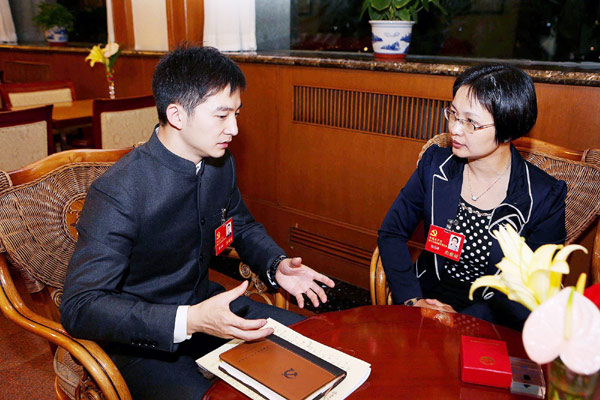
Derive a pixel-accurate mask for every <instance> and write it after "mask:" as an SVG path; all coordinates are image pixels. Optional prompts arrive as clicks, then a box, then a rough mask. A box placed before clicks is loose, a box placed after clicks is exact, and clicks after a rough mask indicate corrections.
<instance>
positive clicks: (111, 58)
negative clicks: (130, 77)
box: [108, 49, 121, 70]
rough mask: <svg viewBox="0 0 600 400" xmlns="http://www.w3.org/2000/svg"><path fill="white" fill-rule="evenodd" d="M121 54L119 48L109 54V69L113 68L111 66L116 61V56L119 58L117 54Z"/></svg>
mask: <svg viewBox="0 0 600 400" xmlns="http://www.w3.org/2000/svg"><path fill="white" fill-rule="evenodd" d="M120 55H121V49H119V50H117V52H116V53H115V54H113V55H112V56H110V58H109V59H108V68H109V69H111V70H112V69H113V67H114V66H115V63H116V62H117V58H119V56H120Z"/></svg>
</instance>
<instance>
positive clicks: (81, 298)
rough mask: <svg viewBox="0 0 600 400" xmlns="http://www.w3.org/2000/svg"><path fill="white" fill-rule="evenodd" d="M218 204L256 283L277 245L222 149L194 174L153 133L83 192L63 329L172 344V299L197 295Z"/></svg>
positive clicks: (204, 288) (203, 284) (163, 346)
mask: <svg viewBox="0 0 600 400" xmlns="http://www.w3.org/2000/svg"><path fill="white" fill-rule="evenodd" d="M223 209H224V210H225V218H227V219H228V218H230V217H233V234H234V243H233V245H234V246H235V248H236V250H237V251H238V252H239V254H240V256H241V257H242V258H243V259H244V260H245V261H246V263H248V264H249V265H251V266H253V268H254V269H255V272H257V273H259V274H261V276H262V277H263V279H265V282H266V281H267V280H266V276H265V275H264V274H265V272H266V268H267V267H268V266H269V265H271V263H272V262H273V261H274V260H275V259H276V258H277V257H278V256H280V255H282V254H285V253H284V251H283V250H282V249H281V248H280V247H279V246H277V244H275V242H274V241H273V240H272V239H271V238H270V237H269V236H268V235H267V233H266V232H265V230H264V228H263V227H262V225H260V224H259V223H257V222H255V221H254V219H253V218H252V215H251V214H250V212H249V211H248V209H247V208H246V205H245V204H244V202H243V200H242V198H241V195H240V192H239V190H238V187H237V184H236V175H235V165H234V161H233V157H232V156H231V154H230V153H229V152H227V153H226V154H225V155H224V156H223V157H221V158H218V159H211V158H207V159H205V160H204V162H203V163H202V168H201V170H200V171H199V172H198V173H196V166H195V165H194V163H193V162H191V161H188V160H185V159H183V158H180V157H178V156H177V155H175V154H173V153H171V152H170V151H169V150H167V149H166V148H165V147H164V146H163V145H162V143H161V142H160V140H159V139H158V137H157V136H156V133H154V134H153V135H152V137H151V138H150V140H149V141H148V142H147V143H145V144H144V145H142V146H140V147H138V148H136V149H134V150H133V151H131V152H130V153H129V154H127V155H126V156H124V157H123V158H122V159H121V160H119V161H118V162H117V163H116V164H115V165H114V166H112V167H111V168H110V169H109V170H108V171H107V172H106V173H105V174H104V175H102V176H101V177H100V178H98V179H97V180H96V181H94V183H93V184H92V186H91V187H90V189H89V191H88V195H87V198H86V201H85V206H84V209H83V212H82V214H81V218H80V220H79V222H78V224H77V231H78V233H79V240H78V242H77V246H76V249H75V252H74V254H73V257H72V259H71V262H70V264H69V268H68V272H67V278H66V282H65V290H64V296H63V302H62V305H61V318H62V323H63V325H64V326H65V328H66V329H67V330H68V331H69V332H70V333H72V334H74V335H76V336H78V337H82V338H89V339H93V340H101V341H104V342H111V343H125V344H131V345H134V346H138V345H139V346H141V347H144V346H147V345H148V344H149V343H150V344H152V347H154V348H157V349H160V350H166V351H174V350H175V349H176V348H177V346H178V345H177V344H173V333H174V324H175V314H176V310H177V307H178V306H179V305H192V304H196V303H198V302H200V301H203V300H205V299H206V298H207V295H208V287H209V282H208V266H209V262H210V259H211V256H212V255H214V252H215V250H214V246H215V237H214V235H215V229H216V228H217V227H219V225H221V223H222V219H223V211H222V210H223Z"/></svg>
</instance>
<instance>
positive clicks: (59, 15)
mask: <svg viewBox="0 0 600 400" xmlns="http://www.w3.org/2000/svg"><path fill="white" fill-rule="evenodd" d="M33 22H34V23H35V24H36V25H37V26H38V27H40V28H41V29H43V30H47V29H50V28H52V27H53V26H59V27H64V28H66V29H67V30H68V31H71V30H73V14H71V12H70V11H69V10H68V9H67V8H66V7H65V6H63V5H62V4H58V3H56V4H50V3H40V4H39V5H38V13H37V15H36V16H35V17H33Z"/></svg>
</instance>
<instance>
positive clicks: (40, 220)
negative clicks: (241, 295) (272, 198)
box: [0, 148, 288, 400]
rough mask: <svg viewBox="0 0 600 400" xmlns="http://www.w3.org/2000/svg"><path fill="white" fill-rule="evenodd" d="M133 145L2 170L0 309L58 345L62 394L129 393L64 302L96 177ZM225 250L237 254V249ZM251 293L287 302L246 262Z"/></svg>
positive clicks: (118, 395)
mask: <svg viewBox="0 0 600 400" xmlns="http://www.w3.org/2000/svg"><path fill="white" fill-rule="evenodd" d="M130 150H131V148H126V149H119V150H69V151H64V152H60V153H56V154H53V155H51V156H48V157H46V158H44V159H42V160H40V161H37V162H35V163H33V164H30V165H28V166H26V167H24V168H22V169H20V170H17V171H12V172H4V171H1V170H0V309H1V310H2V313H3V314H4V315H6V317H7V318H8V319H10V320H11V321H13V322H15V323H16V324H17V325H19V326H21V327H23V328H24V329H26V330H28V331H30V332H33V333H34V334H36V335H39V336H41V337H43V338H45V339H47V340H48V341H49V342H50V344H51V348H52V350H53V351H54V370H55V372H56V380H55V385H54V389H55V393H56V397H57V398H58V399H65V400H66V399H106V400H113V399H120V400H128V399H131V395H130V393H129V389H128V388H127V385H126V383H125V381H124V380H123V378H122V376H121V374H120V372H119V371H118V369H117V368H116V366H115V365H114V364H113V362H112V360H111V359H110V358H109V357H108V355H106V353H105V352H104V351H103V350H102V348H101V347H100V346H98V344H96V343H95V342H92V341H89V340H81V339H78V338H74V337H72V336H70V335H69V334H68V333H67V332H66V331H65V329H64V328H63V327H62V325H61V324H60V315H59V312H58V306H59V305H60V302H61V300H62V288H63V283H64V279H65V274H66V269H67V265H68V262H69V260H70V258H71V255H72V254H73V251H74V249H75V243H76V241H77V231H76V229H75V224H76V223H77V220H78V219H79V214H80V212H81V210H82V207H83V203H84V200H85V195H86V193H87V190H88V188H89V186H90V185H91V183H92V182H93V181H94V180H95V179H96V178H98V177H99V176H100V175H102V174H103V173H104V172H105V171H106V170H107V169H108V168H109V167H110V166H111V165H112V164H113V163H114V162H115V161H117V160H118V159H120V158H121V157H122V156H123V155H125V154H126V153H128V152H129V151H130ZM226 256H227V257H230V258H238V256H237V253H236V251H235V249H233V248H228V249H227V252H226ZM239 266H240V272H241V273H242V276H243V277H245V278H247V279H251V283H250V286H249V287H248V291H247V292H246V295H248V296H251V295H258V296H260V297H261V298H262V299H263V300H262V301H265V302H267V303H269V304H275V305H276V306H279V307H282V308H286V309H287V308H288V301H287V300H288V299H287V297H284V295H282V294H280V293H276V294H275V295H274V296H275V297H274V298H271V297H270V296H271V294H267V293H265V290H266V286H265V285H264V284H263V283H262V282H261V281H260V280H259V279H258V278H257V277H256V276H255V275H254V274H252V272H251V271H250V269H249V268H248V266H247V265H246V264H244V263H241V262H240V264H239Z"/></svg>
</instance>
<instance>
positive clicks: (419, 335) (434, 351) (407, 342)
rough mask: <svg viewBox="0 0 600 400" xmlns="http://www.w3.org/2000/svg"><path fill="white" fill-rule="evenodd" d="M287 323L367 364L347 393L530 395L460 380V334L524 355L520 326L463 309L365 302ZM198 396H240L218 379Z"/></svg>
mask: <svg viewBox="0 0 600 400" xmlns="http://www.w3.org/2000/svg"><path fill="white" fill-rule="evenodd" d="M293 329H294V330H296V331H297V332H299V333H301V334H303V335H305V336H307V337H309V338H311V339H314V340H316V341H319V342H321V343H324V344H326V345H328V346H331V347H333V348H335V349H338V350H340V351H343V352H345V353H347V354H350V355H352V356H354V357H357V358H359V359H361V360H364V361H366V362H368V363H370V364H371V375H370V376H369V378H368V379H367V381H366V382H365V383H364V384H363V385H362V386H361V387H360V388H358V389H357V390H356V391H355V392H354V393H352V394H351V395H350V396H349V397H348V398H349V399H374V398H399V399H404V398H405V399H428V400H432V399H462V400H468V399H515V398H517V399H518V398H523V399H531V397H525V396H516V395H512V394H511V393H510V391H509V390H508V389H500V388H493V387H488V386H481V385H475V384H468V383H463V382H462V381H461V380H460V362H459V352H460V340H461V336H462V335H466V336H475V337H480V338H487V339H495V340H502V341H504V342H506V346H507V348H508V354H509V355H510V356H512V357H521V358H527V355H526V353H525V350H524V349H523V344H522V340H521V333H520V332H518V331H515V330H512V329H509V328H505V327H502V326H498V325H494V324H491V323H489V322H487V321H483V320H480V319H477V318H473V317H470V316H467V315H463V314H447V313H443V312H437V311H434V310H429V309H424V308H418V307H406V306H366V307H358V308H353V309H349V310H345V311H337V312H330V313H324V314H319V315H315V316H313V317H310V318H308V319H306V320H304V321H302V322H299V323H297V324H295V325H294V326H293ZM204 399H205V400H209V399H219V400H227V399H246V396H244V395H243V394H241V393H239V392H238V391H237V390H235V389H233V388H232V387H231V386H229V385H227V384H226V383H225V382H223V381H218V382H217V383H215V384H214V385H213V387H212V388H211V389H210V390H209V392H208V393H207V394H206V396H205V397H204Z"/></svg>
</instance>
